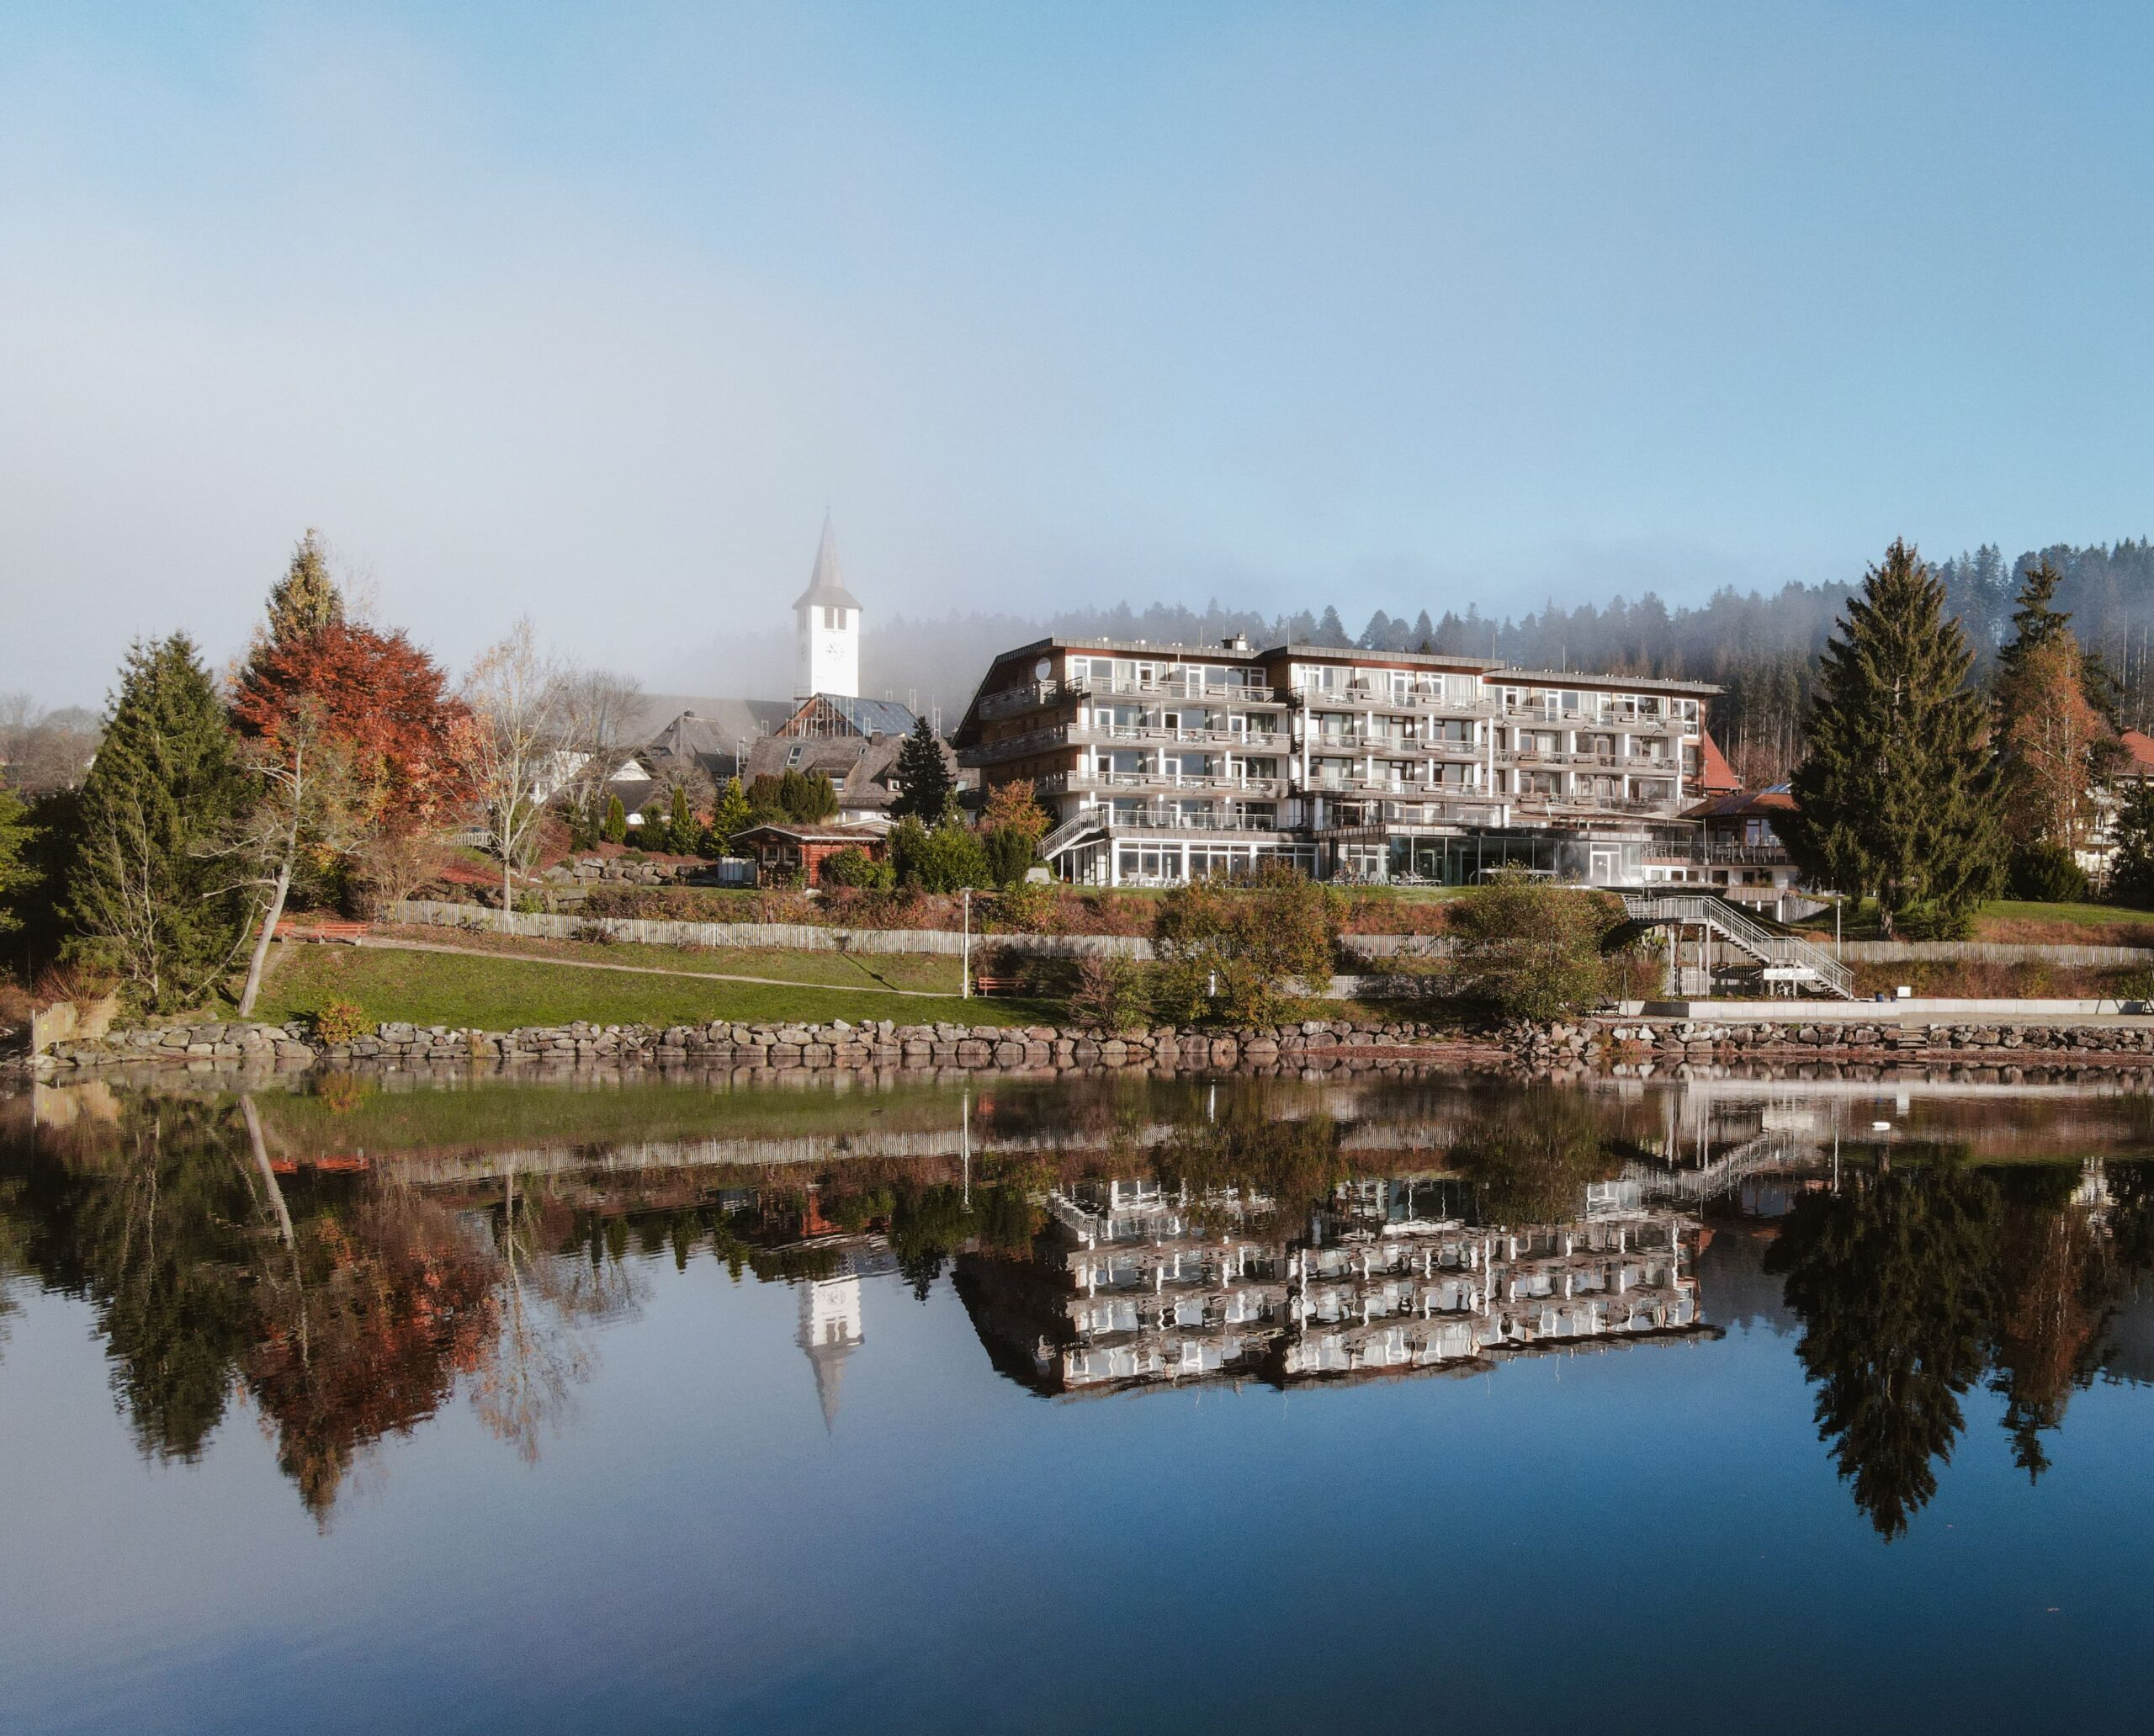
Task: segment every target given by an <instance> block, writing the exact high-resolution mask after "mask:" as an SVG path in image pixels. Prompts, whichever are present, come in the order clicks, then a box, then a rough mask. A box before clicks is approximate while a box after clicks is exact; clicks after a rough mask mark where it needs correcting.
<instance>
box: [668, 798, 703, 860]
mask: <svg viewBox="0 0 2154 1736" xmlns="http://www.w3.org/2000/svg"><path fill="white" fill-rule="evenodd" d="M666 832H667V835H668V837H669V840H670V841H671V845H672V847H673V848H674V849H675V850H676V851H677V852H680V853H681V854H682V855H687V854H689V853H690V852H692V851H693V850H694V849H695V847H696V838H697V836H698V827H697V826H696V816H695V813H694V810H692V809H691V808H690V807H689V806H688V789H687V785H686V784H682V783H676V784H675V785H674V786H673V802H672V805H671V809H670V810H668V812H667V814H666Z"/></svg>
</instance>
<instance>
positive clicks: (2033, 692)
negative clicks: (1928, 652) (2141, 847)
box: [1997, 560, 2124, 854]
mask: <svg viewBox="0 0 2154 1736" xmlns="http://www.w3.org/2000/svg"><path fill="white" fill-rule="evenodd" d="M2060 579H2061V575H2060V574H2059V573H2058V572H2057V570H2056V568H2055V567H2054V566H2052V565H2050V564H2049V562H2047V561H2046V560H2044V561H2040V562H2038V563H2037V564H2036V565H2035V566H2033V567H2032V568H2030V569H2029V571H2028V573H2027V576H2026V580H2025V582H2024V584H2023V585H2022V586H2021V587H2020V590H2019V608H2018V609H2017V610H2015V611H2014V612H2013V616H2012V627H2013V636H2012V639H2011V640H2010V641H2009V642H2008V644H2006V645H2003V647H2002V648H2001V649H2000V650H1998V652H1997V747H1998V756H1997V757H1998V762H1999V767H2000V773H2001V777H2002V780H2003V797H2004V802H2005V810H2006V814H2007V816H2008V819H2009V820H2010V821H2011V823H2012V830H2013V836H2014V838H2015V839H2016V840H2017V841H2018V842H2019V844H2020V845H2022V846H2032V845H2037V844H2041V845H2049V846H2053V847H2056V849H2059V850H2061V851H2063V852H2066V853H2067V854H2068V853H2069V852H2072V851H2075V850H2077V849H2078V848H2079V847H2081V846H2082V844H2084V843H2085V842H2086V841H2087V839H2088V834H2089V833H2090V831H2092V829H2093V824H2094V820H2095V817H2096V816H2095V813H2094V789H2095V787H2096V786H2097V785H2098V784H2100V783H2105V782H2106V781H2107V780H2108V778H2109V776H2110V775H2111V773H2112V772H2113V771H2114V767H2115V765H2116V762H2118V761H2119V760H2120V759H2121V758H2123V757H2124V751H2123V748H2122V746H2121V745H2120V743H2119V742H2118V741H2117V739H2116V729H2115V725H2114V710H2115V696H2114V683H2113V682H2111V681H2110V679H2109V672H2108V671H2107V670H2106V669H2104V668H2103V667H2102V666H2101V665H2100V663H2099V661H2098V660H2097V659H2092V658H2089V657H2088V656H2087V654H2086V652H2085V651H2084V650H2082V648H2081V646H2080V644H2079V641H2078V640H2077V638H2076V637H2074V636H2073V634H2072V627H2071V622H2072V617H2071V616H2070V615H2069V614H2068V613H2063V612H2061V611H2060V610H2057V609H2055V608H2051V606H2050V599H2051V597H2054V596H2055V595H2056V587H2057V585H2058V583H2059V581H2060Z"/></svg>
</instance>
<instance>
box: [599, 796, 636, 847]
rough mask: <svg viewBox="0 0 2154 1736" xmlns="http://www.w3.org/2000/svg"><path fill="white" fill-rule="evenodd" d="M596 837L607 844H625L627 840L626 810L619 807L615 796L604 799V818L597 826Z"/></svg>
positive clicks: (627, 819) (619, 800) (618, 799)
mask: <svg viewBox="0 0 2154 1736" xmlns="http://www.w3.org/2000/svg"><path fill="white" fill-rule="evenodd" d="M598 836H600V837H602V838H603V839H604V840H605V841H607V843H609V844H620V843H625V842H626V841H627V840H628V836H629V814H628V810H627V809H625V808H623V806H622V805H621V799H620V798H619V797H618V796H617V795H609V796H607V798H606V818H605V820H603V821H602V823H601V824H600V826H599V828H598Z"/></svg>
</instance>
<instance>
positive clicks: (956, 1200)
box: [890, 1183, 973, 1302]
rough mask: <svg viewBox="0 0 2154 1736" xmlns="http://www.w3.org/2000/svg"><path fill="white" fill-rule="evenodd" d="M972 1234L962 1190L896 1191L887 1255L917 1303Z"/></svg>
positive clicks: (947, 1188) (969, 1217)
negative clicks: (893, 1256)
mask: <svg viewBox="0 0 2154 1736" xmlns="http://www.w3.org/2000/svg"><path fill="white" fill-rule="evenodd" d="M972 1233H973V1214H972V1211H971V1209H970V1208H968V1206H967V1205H966V1204H965V1197H964V1193H963V1190H962V1189H960V1188H957V1187H950V1186H949V1185H947V1183H945V1184H943V1185H942V1186H940V1187H916V1188H903V1189H900V1190H899V1193H898V1197H897V1207H896V1209H895V1210H894V1212H893V1213H892V1214H891V1217H890V1251H891V1252H892V1253H893V1254H894V1255H896V1256H897V1259H898V1271H899V1274H900V1275H901V1276H902V1277H904V1278H905V1282H908V1283H909V1284H910V1285H911V1286H912V1293H913V1294H914V1295H915V1297H917V1298H919V1299H920V1301H922V1302H925V1301H926V1300H927V1297H928V1293H929V1292H930V1291H931V1290H932V1289H933V1288H934V1287H935V1281H936V1279H937V1278H938V1277H942V1264H943V1261H946V1260H947V1259H948V1258H949V1256H951V1255H952V1254H953V1253H955V1252H956V1251H957V1250H958V1248H959V1247H960V1246H961V1245H963V1243H964V1242H965V1240H966V1239H967V1238H968V1237H969V1236H970V1235H971V1234H972Z"/></svg>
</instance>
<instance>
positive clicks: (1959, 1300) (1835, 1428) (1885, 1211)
mask: <svg viewBox="0 0 2154 1736" xmlns="http://www.w3.org/2000/svg"><path fill="white" fill-rule="evenodd" d="M1997 1210H1998V1206H1997V1190H1996V1188H1995V1187H1993V1186H1992V1184H1991V1183H1990V1182H1989V1181H1987V1180H1986V1179H1985V1178H1983V1177H1982V1176H1978V1175H1976V1174H1974V1173H1972V1172H1971V1171H1966V1170H1964V1169H1961V1168H1960V1167H1958V1166H1956V1165H1950V1164H1946V1165H1941V1166H1938V1167H1934V1168H1925V1169H1914V1170H1899V1171H1891V1172H1889V1173H1885V1174H1875V1175H1857V1176H1854V1177H1853V1178H1851V1179H1850V1180H1849V1182H1848V1183H1847V1184H1846V1185H1845V1186H1844V1187H1843V1189H1842V1191H1841V1192H1838V1194H1829V1193H1813V1194H1809V1195H1806V1196H1805V1197H1804V1198H1803V1199H1802V1200H1801V1202H1799V1203H1798V1204H1797V1205H1796V1208H1795V1209H1794V1210H1793V1211H1792V1212H1791V1213H1790V1214H1789V1216H1788V1218H1787V1221H1786V1224H1785V1226H1784V1227H1783V1229H1782V1230H1781V1232H1780V1240H1779V1241H1778V1242H1777V1243H1776V1244H1775V1245H1774V1247H1773V1249H1772V1250H1771V1252H1770V1253H1769V1255H1768V1256H1766V1262H1765V1268H1766V1270H1767V1271H1777V1272H1782V1273H1785V1275H1786V1277H1787V1300H1788V1303H1789V1305H1790V1306H1791V1308H1793V1309H1794V1310H1795V1311H1796V1314H1797V1315H1798V1316H1799V1317H1800V1318H1801V1320H1802V1323H1803V1335H1802V1341H1801V1344H1800V1345H1799V1346H1797V1349H1796V1354H1797V1355H1798V1356H1800V1357H1801V1362H1802V1366H1803V1367H1804V1369H1805V1371H1806V1372H1807V1373H1808V1374H1809V1376H1810V1378H1811V1379H1812V1380H1813V1381H1815V1382H1816V1383H1817V1387H1818V1392H1817V1429H1818V1438H1819V1439H1820V1440H1823V1441H1828V1442H1831V1443H1832V1444H1833V1457H1834V1459H1835V1461H1836V1463H1838V1467H1839V1471H1840V1474H1841V1476H1842V1477H1844V1478H1845V1479H1848V1480H1849V1482H1851V1483H1852V1484H1854V1500H1855V1505H1856V1506H1858V1507H1860V1509H1861V1510H1862V1511H1863V1512H1864V1513H1865V1514H1867V1515H1868V1516H1869V1518H1870V1523H1871V1524H1873V1525H1875V1526H1876V1527H1877V1530H1878V1532H1879V1534H1880V1535H1881V1536H1882V1537H1886V1538H1887V1539H1890V1538H1892V1537H1898V1536H1899V1535H1900V1534H1901V1533H1902V1532H1904V1531H1906V1529H1907V1521H1908V1519H1909V1517H1910V1516H1912V1515H1913V1513H1914V1512H1916V1511H1917V1510H1919V1509H1920V1508H1921V1507H1922V1506H1923V1505H1925V1504H1926V1503H1927V1502H1928V1501H1929V1500H1930V1498H1931V1497H1932V1496H1933V1495H1934V1494H1936V1492H1937V1475H1936V1473H1935V1471H1934V1468H1933V1464H1934V1463H1935V1462H1938V1461H1943V1462H1944V1463H1950V1459H1951V1456H1952V1443H1953V1441H1955V1439H1956V1438H1957V1436H1958V1435H1959V1433H1960V1428H1961V1426H1962V1418H1961V1415H1960V1400H1959V1395H1960V1394H1962V1393H1964V1392H1966V1390H1967V1388H1969V1387H1970V1386H1971V1385H1972V1384H1973V1383H1974V1382H1975V1381H1976V1379H1977V1378H1980V1376H1981V1374H1982V1367H1983V1363H1984V1356H1983V1351H1984V1347H1985V1344H1986V1341H1987V1339H1988V1337H1989V1327H1990V1321H1991V1319H1992V1313H1991V1306H1992V1255H1993V1248H1994V1241H1995V1237H1996V1234H1997Z"/></svg>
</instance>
